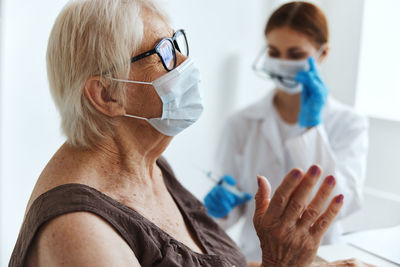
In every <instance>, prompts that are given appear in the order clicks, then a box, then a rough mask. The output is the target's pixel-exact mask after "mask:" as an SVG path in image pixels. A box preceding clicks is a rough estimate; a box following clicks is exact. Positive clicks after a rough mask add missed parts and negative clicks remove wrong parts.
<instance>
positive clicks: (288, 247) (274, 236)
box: [253, 165, 343, 267]
mask: <svg viewBox="0 0 400 267" xmlns="http://www.w3.org/2000/svg"><path fill="white" fill-rule="evenodd" d="M320 175H321V169H320V168H319V167H318V166H316V165H314V166H312V167H311V168H310V169H309V170H308V171H307V173H306V174H303V173H302V172H301V171H300V170H298V169H293V170H292V171H291V172H290V173H289V174H288V175H287V176H286V177H285V178H284V180H283V182H282V183H281V185H280V186H279V187H278V188H277V189H276V192H275V194H274V196H273V198H272V199H271V200H270V199H269V197H270V193H271V186H270V185H269V183H268V181H267V179H266V178H265V177H261V176H259V177H258V178H257V179H258V183H259V187H258V191H257V194H256V196H255V200H256V209H255V212H254V217H253V222H254V227H255V229H256V232H257V235H258V237H259V239H260V243H261V249H262V265H261V266H296V267H302V266H310V264H311V263H312V261H313V260H314V258H315V255H316V253H317V250H318V247H319V244H320V242H321V239H322V237H323V235H324V233H325V232H326V230H327V229H328V227H329V225H330V224H331V223H332V221H333V220H334V218H335V217H336V215H337V214H338V213H339V210H340V208H341V207H342V205H343V196H342V195H339V196H336V197H334V199H333V200H332V201H331V203H330V205H329V206H328V208H327V209H326V211H325V212H324V213H323V214H322V215H320V214H321V212H322V210H323V208H324V206H325V203H326V202H327V201H328V198H329V195H330V194H331V192H332V190H333V188H334V185H335V178H334V177H333V176H328V177H326V178H325V180H324V182H323V183H322V185H321V187H320V188H319V190H318V192H317V194H316V195H315V196H314V198H313V199H312V200H311V202H310V204H309V205H307V202H308V201H307V200H308V198H309V196H310V194H311V192H312V189H313V187H314V185H315V184H316V182H317V180H318V178H319V176H320Z"/></svg>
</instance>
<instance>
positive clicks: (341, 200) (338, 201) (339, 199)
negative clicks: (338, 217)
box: [336, 194, 344, 204]
mask: <svg viewBox="0 0 400 267" xmlns="http://www.w3.org/2000/svg"><path fill="white" fill-rule="evenodd" d="M343 199H344V196H343V195H342V194H340V195H339V196H338V197H337V198H336V203H338V204H339V203H342V202H343Z"/></svg>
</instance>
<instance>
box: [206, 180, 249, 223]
mask: <svg viewBox="0 0 400 267" xmlns="http://www.w3.org/2000/svg"><path fill="white" fill-rule="evenodd" d="M224 183H225V184H227V185H228V187H229V186H234V185H235V184H236V181H235V179H234V178H233V177H232V176H230V175H225V176H224V177H222V179H221V182H219V183H218V184H217V185H215V186H214V187H213V188H212V189H211V191H210V192H208V194H207V195H206V196H205V198H204V205H205V206H206V208H207V212H208V214H209V215H211V216H213V217H215V218H223V217H225V216H227V215H228V214H229V212H230V211H231V210H232V209H233V208H234V207H236V206H238V205H240V204H243V203H245V202H247V201H249V200H250V199H252V198H253V196H252V195H251V194H249V193H241V195H240V196H239V195H237V194H235V193H233V192H231V191H229V190H228V189H227V187H225V186H224Z"/></svg>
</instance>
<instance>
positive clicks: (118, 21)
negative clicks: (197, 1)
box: [47, 0, 169, 147]
mask: <svg viewBox="0 0 400 267" xmlns="http://www.w3.org/2000/svg"><path fill="white" fill-rule="evenodd" d="M155 1H156V0H73V1H70V2H68V3H67V5H66V6H65V7H64V8H63V10H62V11H61V12H60V14H59V15H58V17H57V19H56V21H55V23H54V26H53V29H52V31H51V34H50V37H49V41H48V46H47V75H48V79H49V85H50V91H51V94H52V96H53V99H54V101H55V104H56V106H57V108H58V111H59V112H60V115H61V128H62V130H63V132H64V134H65V135H66V137H67V142H68V143H69V144H71V145H74V146H81V147H91V146H93V145H95V144H96V143H98V141H99V140H101V139H102V138H104V137H105V136H106V135H108V134H112V126H113V123H112V119H111V118H109V117H107V116H106V115H104V114H102V113H101V112H99V111H97V110H96V109H95V108H94V107H93V106H92V105H91V103H90V102H89V100H88V99H87V98H86V96H85V95H84V93H83V88H84V84H85V82H86V81H87V79H88V78H90V77H93V76H103V74H105V73H108V72H111V74H112V75H113V76H116V77H128V75H129V72H130V58H131V56H132V55H133V54H135V52H136V51H137V50H138V48H139V47H140V45H141V43H142V37H143V21H142V17H141V11H142V10H143V9H144V8H146V9H150V10H151V11H152V12H154V13H155V14H156V15H159V16H160V17H161V18H162V19H163V20H165V21H166V22H168V21H169V19H168V17H167V15H166V14H165V13H164V12H163V11H162V10H161V8H160V7H159V6H158V4H157V3H156V2H155ZM108 93H109V94H110V95H112V96H113V98H114V99H116V100H117V101H118V102H119V103H122V104H123V103H124V100H123V99H124V95H125V90H124V85H123V84H121V83H118V82H113V81H110V87H109V92H108Z"/></svg>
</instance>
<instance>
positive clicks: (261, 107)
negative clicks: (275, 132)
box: [242, 89, 276, 120]
mask: <svg viewBox="0 0 400 267" xmlns="http://www.w3.org/2000/svg"><path fill="white" fill-rule="evenodd" d="M275 93H276V89H273V90H271V91H270V92H269V93H268V94H267V95H266V96H265V97H263V98H262V99H261V100H260V101H258V102H256V103H255V104H252V105H251V106H249V107H247V108H245V109H244V110H243V113H242V114H243V116H245V117H246V118H248V119H253V120H269V119H270V117H271V116H273V113H272V112H274V110H273V108H274V105H273V99H274V95H275Z"/></svg>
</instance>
